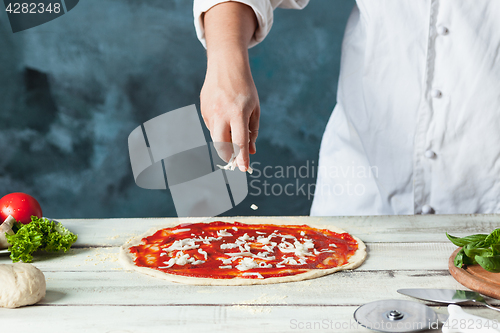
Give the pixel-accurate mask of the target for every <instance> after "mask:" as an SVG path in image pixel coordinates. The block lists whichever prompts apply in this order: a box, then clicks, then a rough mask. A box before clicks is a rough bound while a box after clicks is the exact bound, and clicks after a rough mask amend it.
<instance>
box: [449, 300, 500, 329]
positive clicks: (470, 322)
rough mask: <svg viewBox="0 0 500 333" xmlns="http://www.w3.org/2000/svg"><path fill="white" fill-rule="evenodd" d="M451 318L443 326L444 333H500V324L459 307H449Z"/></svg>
mask: <svg viewBox="0 0 500 333" xmlns="http://www.w3.org/2000/svg"><path fill="white" fill-rule="evenodd" d="M448 313H449V314H450V316H449V317H448V320H447V321H446V322H445V323H444V324H443V327H442V331H443V333H469V332H470V333H500V322H499V321H498V320H495V321H493V320H489V319H486V318H483V317H479V316H474V315H471V314H469V313H467V312H465V311H464V310H462V308H461V307H460V306H458V305H454V304H450V305H448Z"/></svg>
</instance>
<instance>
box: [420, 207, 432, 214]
mask: <svg viewBox="0 0 500 333" xmlns="http://www.w3.org/2000/svg"><path fill="white" fill-rule="evenodd" d="M432 213H434V209H432V207H431V206H429V205H423V206H422V214H432Z"/></svg>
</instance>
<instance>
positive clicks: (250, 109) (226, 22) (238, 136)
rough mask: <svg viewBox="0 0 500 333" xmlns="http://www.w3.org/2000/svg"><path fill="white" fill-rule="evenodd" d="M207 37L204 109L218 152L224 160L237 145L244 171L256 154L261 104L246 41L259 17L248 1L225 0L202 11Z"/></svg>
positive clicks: (201, 99)
mask: <svg viewBox="0 0 500 333" xmlns="http://www.w3.org/2000/svg"><path fill="white" fill-rule="evenodd" d="M203 19H204V25H205V37H206V42H207V58H208V64H207V74H206V76H205V82H204V84H203V88H202V90H201V94H200V103H201V114H202V116H203V119H204V120H205V124H206V125H207V127H208V129H209V130H210V135H211V136H212V140H213V142H214V143H216V144H215V147H216V149H217V148H219V149H217V152H218V154H219V155H220V157H221V158H222V159H223V160H225V161H226V162H227V161H228V160H229V159H230V157H231V154H232V151H230V152H228V151H227V149H220V147H221V146H224V147H228V146H232V145H227V144H222V145H219V146H217V143H224V142H226V143H227V142H232V143H233V145H237V146H238V147H239V152H235V153H237V154H238V155H237V157H236V163H237V164H238V167H239V169H240V170H241V171H246V170H247V169H248V167H249V164H250V157H249V153H250V154H255V152H256V147H255V140H256V139H257V135H258V132H259V116H260V106H259V97H258V95H257V89H256V88H255V83H254V82H253V79H252V73H251V71H250V64H249V61H248V45H249V43H250V40H251V38H252V36H253V34H254V33H255V29H256V28H257V18H256V16H255V13H254V12H253V9H252V8H250V7H249V6H247V5H245V4H242V3H239V2H235V1H229V2H223V3H221V4H218V5H216V6H214V7H212V8H210V9H209V10H208V11H207V12H206V13H205V15H204V18H203Z"/></svg>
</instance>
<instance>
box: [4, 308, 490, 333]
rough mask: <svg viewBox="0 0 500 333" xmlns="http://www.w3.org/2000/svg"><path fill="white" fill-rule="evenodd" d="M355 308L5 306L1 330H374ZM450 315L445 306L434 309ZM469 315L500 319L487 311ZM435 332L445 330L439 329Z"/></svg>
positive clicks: (143, 332) (470, 310)
mask: <svg viewBox="0 0 500 333" xmlns="http://www.w3.org/2000/svg"><path fill="white" fill-rule="evenodd" d="M356 308H357V307H356V306H346V307H337V306H321V307H300V306H286V305H284V306H272V307H271V306H261V305H255V306H241V305H234V306H217V305H216V306H174V307H162V306H136V307H123V306H31V307H26V308H23V309H22V310H10V309H1V308H0V318H1V324H2V332H3V331H5V332H16V333H25V332H26V333H30V332H33V331H34V330H36V332H37V333H53V332H72V333H79V332H83V333H87V332H114V333H118V332H136V333H155V332H159V333H165V332H176V333H177V332H252V333H254V332H261V333H267V332H272V333H281V332H297V331H299V332H342V333H351V332H373V331H370V330H368V329H365V328H363V327H361V326H359V325H357V323H356V322H355V321H354V319H353V313H354V311H355V310H356ZM433 310H434V311H436V312H438V313H442V314H443V313H447V309H446V307H433ZM465 310H466V311H467V312H468V313H471V314H474V315H478V316H482V317H486V318H489V319H492V320H494V319H497V320H498V315H496V314H495V313H494V311H492V310H487V309H484V308H466V309H465ZM433 332H440V330H436V331H433Z"/></svg>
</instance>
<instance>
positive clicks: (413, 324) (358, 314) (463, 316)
mask: <svg viewBox="0 0 500 333" xmlns="http://www.w3.org/2000/svg"><path fill="white" fill-rule="evenodd" d="M448 313H449V315H447V314H440V313H436V312H434V311H433V310H432V309H431V308H430V307H428V306H427V305H424V304H421V303H417V302H412V301H405V300H383V301H375V302H371V303H367V304H365V305H362V306H360V307H359V308H357V309H356V311H355V312H354V319H355V320H356V321H357V322H358V323H359V324H360V325H361V326H363V327H366V328H369V329H372V330H375V331H379V332H419V331H425V330H433V329H438V328H439V326H440V324H443V326H442V332H447V333H456V332H461V333H469V332H474V333H493V332H495V333H500V329H498V328H499V323H498V321H492V320H488V319H486V318H482V317H478V316H474V315H471V314H468V313H466V312H465V311H464V310H462V309H461V308H460V307H459V306H458V305H454V304H450V305H448ZM460 323H466V324H467V325H465V326H464V325H461V324H460ZM462 326H463V327H462Z"/></svg>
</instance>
